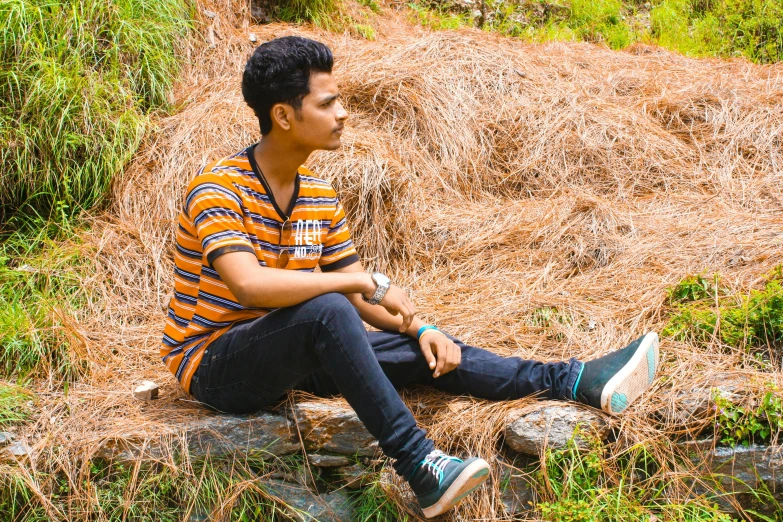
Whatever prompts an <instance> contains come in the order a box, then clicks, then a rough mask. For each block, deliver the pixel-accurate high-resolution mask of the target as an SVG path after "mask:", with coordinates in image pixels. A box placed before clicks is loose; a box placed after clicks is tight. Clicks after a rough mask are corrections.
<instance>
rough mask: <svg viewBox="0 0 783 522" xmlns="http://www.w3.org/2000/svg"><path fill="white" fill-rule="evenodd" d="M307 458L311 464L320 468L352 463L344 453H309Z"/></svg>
mask: <svg viewBox="0 0 783 522" xmlns="http://www.w3.org/2000/svg"><path fill="white" fill-rule="evenodd" d="M307 460H308V461H309V462H310V464H312V465H313V466H318V467H319V468H337V467H339V466H347V465H349V464H350V463H351V460H350V459H349V458H348V457H344V456H342V455H322V454H319V453H308V454H307Z"/></svg>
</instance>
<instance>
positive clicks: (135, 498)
mask: <svg viewBox="0 0 783 522" xmlns="http://www.w3.org/2000/svg"><path fill="white" fill-rule="evenodd" d="M265 468H266V464H264V463H263V462H262V461H258V462H252V461H251V462H241V463H240V462H230V461H211V460H209V461H200V462H196V463H194V464H193V467H192V468H188V469H185V468H183V467H175V466H167V465H163V464H161V463H156V462H138V463H135V464H125V463H119V462H115V463H112V462H108V461H104V460H100V459H96V460H93V461H92V462H88V463H87V465H86V466H85V471H84V473H83V474H82V476H81V477H79V478H80V480H76V481H73V480H68V479H67V478H66V477H65V476H64V475H63V474H61V473H43V472H38V473H37V474H36V475H35V476H34V477H32V480H35V482H36V484H37V485H38V487H40V489H41V491H42V492H43V494H45V495H46V496H47V500H48V501H49V502H51V504H52V508H51V509H53V510H56V511H57V512H59V514H60V515H62V519H64V520H74V519H77V518H82V516H83V514H84V513H91V517H92V518H95V519H101V520H139V521H155V522H166V521H172V522H174V521H180V520H182V517H183V514H185V513H186V512H190V513H191V514H196V515H202V516H205V517H206V515H208V514H209V513H210V512H211V510H213V509H215V508H217V507H218V506H219V501H221V500H226V499H228V498H233V499H234V500H233V502H232V503H231V504H229V506H232V507H231V508H230V510H231V515H230V517H229V519H230V520H232V521H242V522H250V521H256V520H269V521H273V520H287V518H286V517H284V516H283V509H284V508H283V506H282V504H281V503H279V502H278V501H276V500H274V499H273V498H271V497H270V495H269V494H268V493H267V492H266V491H265V489H264V486H263V482H264V481H263V480H262V479H261V475H260V473H263V472H264V470H265ZM0 513H3V515H4V518H3V519H4V520H20V521H21V520H23V521H25V522H37V521H41V522H43V521H47V522H48V521H49V520H51V518H50V517H49V515H48V514H47V513H46V510H45V507H44V506H43V505H41V502H40V499H39V498H38V497H37V496H35V495H34V494H33V490H32V489H31V488H30V486H29V484H28V482H26V481H25V480H23V478H22V477H21V476H20V475H18V474H14V473H12V472H11V473H2V472H0ZM204 519H205V520H206V519H207V518H204Z"/></svg>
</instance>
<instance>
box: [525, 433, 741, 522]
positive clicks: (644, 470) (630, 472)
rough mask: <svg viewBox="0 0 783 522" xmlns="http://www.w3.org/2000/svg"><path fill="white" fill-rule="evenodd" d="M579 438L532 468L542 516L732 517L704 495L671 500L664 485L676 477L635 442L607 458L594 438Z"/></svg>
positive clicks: (576, 519)
mask: <svg viewBox="0 0 783 522" xmlns="http://www.w3.org/2000/svg"><path fill="white" fill-rule="evenodd" d="M579 438H580V439H585V440H587V441H589V444H588V447H587V448H584V449H580V448H579V446H578V445H577V443H576V442H575V441H576V440H577V435H576V434H575V436H574V438H572V439H571V441H570V442H569V444H568V445H567V447H566V448H563V449H561V450H551V449H548V450H547V451H546V454H545V456H544V465H543V466H542V467H541V469H539V470H538V472H537V473H536V475H537V481H538V489H539V495H540V496H541V499H542V502H540V503H539V504H538V508H539V509H540V510H541V516H542V518H543V519H544V520H547V521H552V522H581V521H584V522H588V521H591V522H593V521H595V522H598V521H606V522H615V521H626V520H627V521H629V522H630V521H633V522H636V521H639V520H642V521H653V520H676V521H682V522H686V521H687V522H697V521H708V520H709V521H717V522H730V521H731V518H730V517H729V516H728V515H725V514H722V513H720V511H719V510H718V508H717V506H715V505H714V504H713V503H711V502H710V501H709V500H708V499H705V498H703V497H699V498H696V499H692V500H691V501H688V502H685V503H682V504H676V503H671V500H670V499H669V496H668V493H669V486H671V481H672V480H675V479H674V478H667V476H668V475H666V474H663V473H656V471H658V470H660V469H662V465H661V464H662V463H661V462H659V461H657V459H656V458H655V456H654V455H652V454H651V453H650V452H649V451H648V450H647V449H646V448H645V447H643V446H634V447H632V448H630V449H629V450H628V451H626V452H625V453H624V454H623V455H621V456H620V457H619V458H616V459H613V460H609V459H607V458H606V457H605V455H604V448H603V447H602V445H601V442H600V441H599V440H596V439H595V438H593V437H590V436H589V435H587V434H584V433H581V434H579Z"/></svg>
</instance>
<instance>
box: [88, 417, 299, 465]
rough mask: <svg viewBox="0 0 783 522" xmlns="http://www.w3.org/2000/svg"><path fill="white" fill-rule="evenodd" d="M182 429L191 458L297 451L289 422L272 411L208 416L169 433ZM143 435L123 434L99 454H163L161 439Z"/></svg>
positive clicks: (123, 456) (120, 457) (124, 456)
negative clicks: (240, 453)
mask: <svg viewBox="0 0 783 522" xmlns="http://www.w3.org/2000/svg"><path fill="white" fill-rule="evenodd" d="M178 431H182V432H184V433H185V434H186V435H185V436H186V440H187V447H188V452H189V453H190V455H191V457H203V456H205V455H206V454H207V453H209V454H210V455H227V454H232V453H234V452H237V451H241V452H243V453H246V454H250V455H258V456H261V457H262V458H264V457H269V458H273V457H275V456H281V455H288V454H291V453H295V452H296V451H298V450H299V448H300V447H299V443H298V442H297V441H296V438H295V436H294V433H295V432H294V430H293V429H292V426H291V422H290V421H289V420H288V419H286V418H285V417H283V416H282V415H277V414H274V413H267V412H263V413H260V414H256V415H221V414H215V415H210V416H207V417H204V418H201V419H195V420H193V421H190V422H187V423H183V424H179V425H176V426H170V430H169V432H168V433H169V434H170V433H172V432H174V433H176V432H178ZM144 439H145V437H144V435H143V434H134V433H126V434H122V435H120V436H119V438H117V439H112V440H109V441H107V442H106V443H105V444H104V445H103V446H102V447H101V448H100V450H98V452H97V455H98V456H99V457H103V458H108V459H118V460H135V459H137V458H141V457H143V456H148V457H152V458H158V457H160V456H162V455H163V447H164V441H163V440H162V438H153V439H151V440H150V439H147V440H146V447H145V440H144Z"/></svg>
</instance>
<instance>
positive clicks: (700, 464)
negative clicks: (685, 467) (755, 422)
mask: <svg viewBox="0 0 783 522" xmlns="http://www.w3.org/2000/svg"><path fill="white" fill-rule="evenodd" d="M677 446H678V447H679V448H680V449H682V450H685V452H686V453H687V455H688V458H689V459H690V460H691V462H693V464H694V465H695V466H696V468H697V470H698V471H699V472H700V473H701V474H702V475H704V476H707V477H709V479H711V480H714V481H715V482H716V483H717V484H718V485H719V486H720V487H721V488H722V489H723V490H724V491H725V492H726V493H725V494H721V495H719V496H718V497H717V498H715V502H717V503H718V504H719V505H720V507H721V509H722V510H723V511H726V512H727V513H731V514H734V515H738V514H739V513H738V511H737V509H736V507H735V503H736V505H740V506H742V509H745V510H753V511H757V512H759V513H761V514H763V515H774V514H775V512H776V510H777V509H778V504H781V503H783V473H782V472H781V470H782V469H783V446H759V445H750V446H748V447H745V446H737V447H736V448H725V447H719V448H713V447H712V446H713V442H712V440H702V441H695V442H681V443H678V444H677ZM764 488H766V489H767V490H768V491H769V492H770V495H771V496H772V497H773V499H774V501H770V500H771V499H768V498H765V497H764V496H763V495H761V496H759V495H758V493H759V492H758V491H757V492H754V491H752V490H759V489H764ZM694 493H695V494H697V495H699V494H704V493H709V491H708V490H707V489H706V488H705V487H704V486H703V485H702V484H699V483H694ZM731 500H734V502H735V503H734V502H732V501H731Z"/></svg>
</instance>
